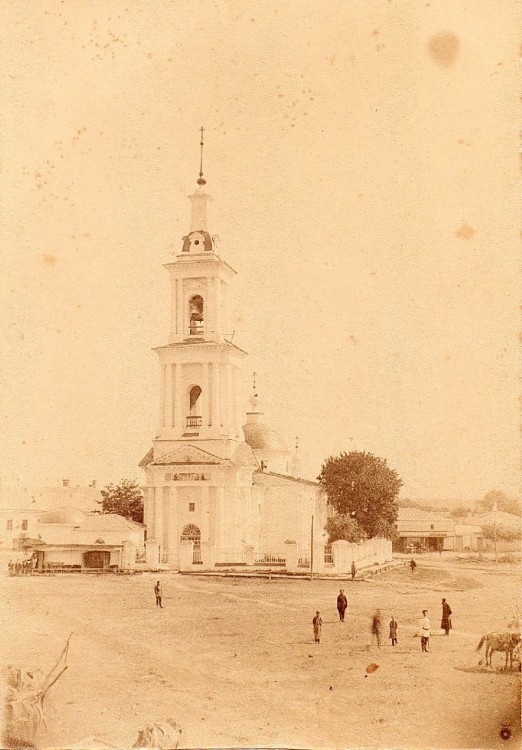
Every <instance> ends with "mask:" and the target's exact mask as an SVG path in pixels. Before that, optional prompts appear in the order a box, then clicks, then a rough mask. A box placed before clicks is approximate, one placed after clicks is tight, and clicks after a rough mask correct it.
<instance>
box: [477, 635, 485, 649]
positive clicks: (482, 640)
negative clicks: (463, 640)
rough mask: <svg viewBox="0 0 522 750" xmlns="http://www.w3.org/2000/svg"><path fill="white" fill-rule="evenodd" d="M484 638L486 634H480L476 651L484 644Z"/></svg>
mask: <svg viewBox="0 0 522 750" xmlns="http://www.w3.org/2000/svg"><path fill="white" fill-rule="evenodd" d="M485 640H486V636H485V635H483V636H482V638H481V639H480V643H479V645H478V646H477V651H480V649H481V648H482V646H483V645H484V641H485Z"/></svg>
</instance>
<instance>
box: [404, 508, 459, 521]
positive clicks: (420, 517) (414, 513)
mask: <svg viewBox="0 0 522 750" xmlns="http://www.w3.org/2000/svg"><path fill="white" fill-rule="evenodd" d="M447 520H448V519H447V518H445V517H444V516H442V515H440V514H438V513H432V512H431V511H429V510H421V509H420V508H399V512H398V515H397V521H447Z"/></svg>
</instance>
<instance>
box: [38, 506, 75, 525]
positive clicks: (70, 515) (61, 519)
mask: <svg viewBox="0 0 522 750" xmlns="http://www.w3.org/2000/svg"><path fill="white" fill-rule="evenodd" d="M84 521H85V513H83V512H82V511H81V510H75V509H74V508H60V509H59V510H51V511H49V512H48V513H44V514H43V515H42V516H40V523H59V524H63V525H64V526H81V524H82V523H83V522H84Z"/></svg>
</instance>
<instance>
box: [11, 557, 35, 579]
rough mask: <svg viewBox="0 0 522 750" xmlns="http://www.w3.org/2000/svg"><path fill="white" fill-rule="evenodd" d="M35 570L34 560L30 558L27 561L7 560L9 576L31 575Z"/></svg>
mask: <svg viewBox="0 0 522 750" xmlns="http://www.w3.org/2000/svg"><path fill="white" fill-rule="evenodd" d="M35 569H36V558H34V557H30V558H29V559H28V560H17V561H16V562H13V561H12V560H9V563H8V565H7V570H8V571H9V575H10V576H28V575H32V573H33V571H34V570H35Z"/></svg>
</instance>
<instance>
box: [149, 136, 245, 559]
mask: <svg viewBox="0 0 522 750" xmlns="http://www.w3.org/2000/svg"><path fill="white" fill-rule="evenodd" d="M201 149H202V153H203V132H202V137H201ZM202 161H203V160H201V165H200V173H199V179H198V181H197V184H198V187H197V189H196V190H195V192H194V194H193V195H191V196H190V200H191V202H192V221H191V225H190V231H189V233H188V234H187V235H186V236H185V237H183V241H182V246H181V249H180V252H179V253H178V255H177V257H176V259H175V260H174V261H173V262H171V263H167V264H166V265H165V268H166V269H167V271H168V272H169V275H170V285H171V317H170V333H169V338H168V343H167V344H165V345H164V346H160V347H158V348H157V349H156V352H157V354H158V357H159V363H160V370H161V387H160V419H159V426H158V430H157V434H156V437H155V438H154V440H153V446H152V448H151V450H150V451H149V452H148V453H147V455H146V456H145V457H144V458H143V459H142V461H141V462H140V466H141V468H142V469H143V470H144V471H145V473H146V475H147V484H146V486H145V488H144V490H145V499H144V511H145V523H146V525H147V558H148V559H147V562H148V564H149V563H150V565H151V566H152V567H154V566H155V565H157V564H160V565H166V566H168V567H169V568H173V569H177V568H179V566H180V564H181V562H180V560H181V559H182V558H183V555H184V554H188V553H187V548H188V547H190V548H191V550H192V551H191V552H190V554H191V562H190V564H191V565H195V566H197V565H198V564H201V565H204V566H205V567H212V566H213V565H214V561H219V560H220V559H223V558H224V557H227V556H229V555H230V554H235V551H237V550H242V549H243V548H244V546H245V544H246V545H248V544H250V543H251V540H252V539H253V538H254V537H255V531H254V527H255V524H256V522H257V521H256V520H255V519H257V515H256V509H255V508H254V500H253V497H252V475H253V472H254V471H255V470H256V469H257V468H258V462H257V460H256V457H255V455H254V453H253V452H252V449H251V448H250V446H248V445H247V444H246V443H245V440H244V436H243V430H242V423H243V403H242V401H243V399H242V394H243V361H244V358H245V357H246V352H244V351H243V350H242V349H240V348H239V347H238V346H236V345H235V344H233V343H232V340H231V326H230V313H229V285H230V282H231V281H232V279H233V277H234V276H235V271H234V270H233V269H232V268H231V267H230V266H229V265H228V264H227V263H225V261H224V260H221V258H220V257H219V256H218V254H217V252H216V241H215V238H213V237H212V236H211V235H210V233H209V231H208V226H207V208H208V204H209V202H210V200H211V198H210V196H209V194H208V193H207V192H206V189H205V185H206V180H205V178H204V177H203V164H202ZM149 553H150V555H149ZM149 557H150V560H149Z"/></svg>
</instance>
